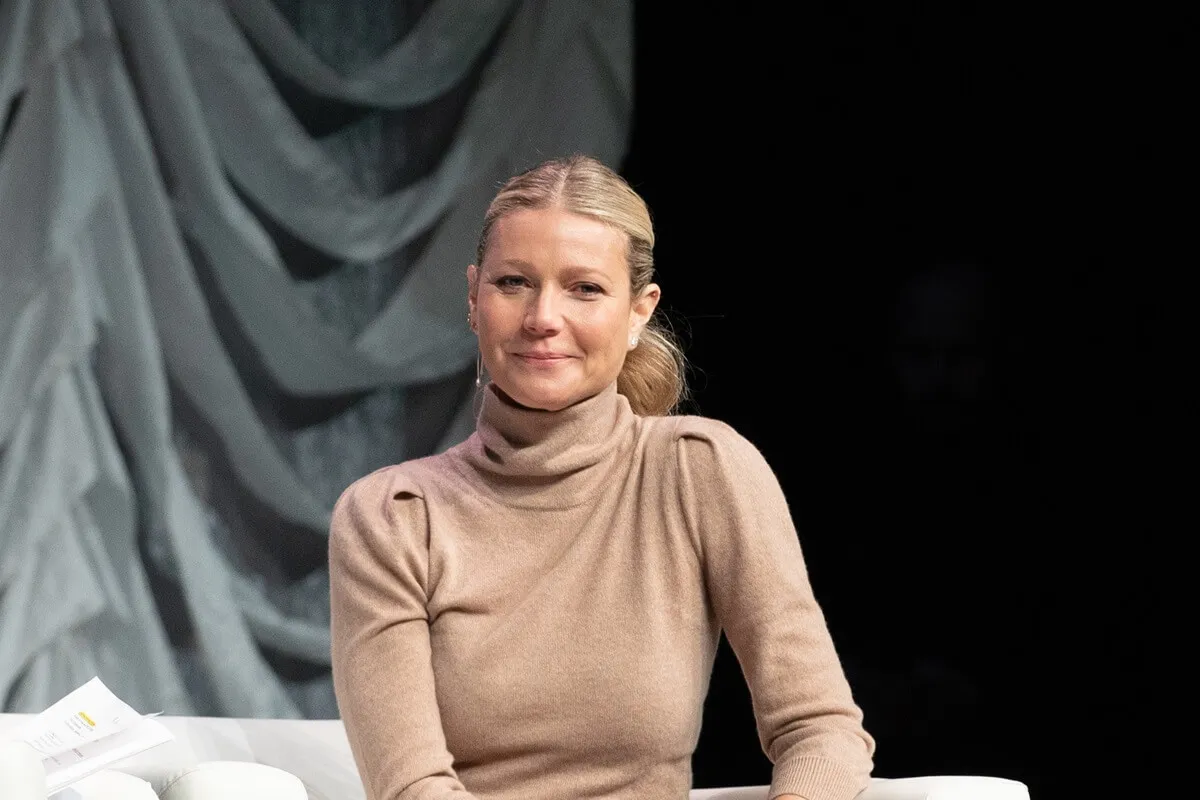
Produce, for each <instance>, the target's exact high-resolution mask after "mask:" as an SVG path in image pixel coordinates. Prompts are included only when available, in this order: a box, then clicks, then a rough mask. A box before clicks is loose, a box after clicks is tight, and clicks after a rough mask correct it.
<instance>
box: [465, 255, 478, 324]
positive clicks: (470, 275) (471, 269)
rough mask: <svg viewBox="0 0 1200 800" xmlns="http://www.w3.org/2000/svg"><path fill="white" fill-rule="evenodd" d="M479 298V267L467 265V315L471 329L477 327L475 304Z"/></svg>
mask: <svg viewBox="0 0 1200 800" xmlns="http://www.w3.org/2000/svg"><path fill="white" fill-rule="evenodd" d="M478 300H479V268H478V267H476V266H475V265H474V264H471V265H470V266H468V267H467V316H468V317H469V318H470V320H471V329H472V330H474V328H475V322H474V320H475V305H476V303H477V302H478Z"/></svg>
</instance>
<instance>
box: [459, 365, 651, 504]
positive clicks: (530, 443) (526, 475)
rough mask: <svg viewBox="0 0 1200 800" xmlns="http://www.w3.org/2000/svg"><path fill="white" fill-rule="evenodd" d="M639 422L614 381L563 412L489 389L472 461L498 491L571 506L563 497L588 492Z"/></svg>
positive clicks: (473, 445)
mask: <svg viewBox="0 0 1200 800" xmlns="http://www.w3.org/2000/svg"><path fill="white" fill-rule="evenodd" d="M636 419H637V418H636V416H635V415H634V413H633V412H632V411H631V410H630V408H629V401H628V400H626V399H625V397H624V395H621V394H618V393H617V387H616V384H615V383H613V384H611V385H609V386H608V387H607V388H605V389H604V391H602V392H600V393H599V394H597V395H594V396H593V397H589V398H587V399H585V400H581V401H579V402H578V403H575V404H574V405H571V406H568V407H567V408H564V409H562V410H560V411H545V410H542V409H533V408H527V407H525V406H522V405H519V404H517V403H514V402H513V401H512V400H511V399H510V398H508V397H507V396H506V395H504V394H503V393H501V392H500V391H499V390H498V389H496V388H495V387H494V386H491V385H489V386H488V387H486V388H485V389H484V391H483V405H482V407H481V409H480V412H479V417H478V419H477V421H476V436H474V437H472V442H471V446H470V447H469V448H468V450H467V454H468V459H469V460H470V461H471V462H472V464H473V465H474V466H475V467H476V468H477V469H478V470H479V471H480V472H482V473H485V474H486V476H487V477H488V480H489V483H491V484H493V485H494V486H496V488H503V489H504V491H506V492H510V491H513V490H517V489H519V490H520V491H521V493H522V494H526V495H530V496H529V497H526V498H525V499H526V500H530V501H533V500H535V499H536V498H535V497H533V495H536V494H537V493H539V492H540V493H544V494H546V495H547V497H553V498H556V499H557V501H560V502H569V500H568V499H567V498H565V497H564V493H565V494H567V495H571V496H572V497H574V495H575V494H576V493H578V492H586V491H588V486H590V485H592V484H594V482H595V481H596V480H599V479H600V478H601V477H602V474H603V473H606V472H607V470H606V469H604V468H603V467H602V465H603V464H605V463H607V461H608V460H609V457H610V456H611V455H612V454H613V453H614V452H615V451H616V450H617V449H618V448H620V447H622V446H625V445H627V444H628V443H629V441H630V435H629V434H630V433H631V431H632V428H633V424H634V422H635V421H636ZM597 467H599V468H598V469H597Z"/></svg>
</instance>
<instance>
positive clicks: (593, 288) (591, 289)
mask: <svg viewBox="0 0 1200 800" xmlns="http://www.w3.org/2000/svg"><path fill="white" fill-rule="evenodd" d="M575 291H576V292H578V293H579V294H581V295H583V296H584V297H599V296H600V295H602V294H604V287H603V286H600V285H599V284H596V283H579V284H576V285H575Z"/></svg>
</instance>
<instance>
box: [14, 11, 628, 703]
mask: <svg viewBox="0 0 1200 800" xmlns="http://www.w3.org/2000/svg"><path fill="white" fill-rule="evenodd" d="M631 27H632V11H631V7H630V0H589V1H588V2H570V3H563V2H552V0H541V1H540V2H538V1H535V0H526V1H524V2H520V1H518V0H437V1H435V2H409V3H406V2H401V1H400V0H395V2H390V3H384V2H378V1H377V0H339V2H337V3H331V2H327V1H326V0H0V113H2V114H4V117H3V119H4V129H3V130H4V134H3V139H0V698H2V706H0V708H3V710H7V711H36V710H40V709H42V708H44V707H45V706H47V705H49V704H50V703H51V702H53V701H54V700H56V699H58V698H59V697H60V696H62V695H63V694H65V693H67V692H68V691H70V690H71V689H73V688H75V687H76V686H78V685H79V684H81V683H83V682H84V681H86V680H87V679H88V678H90V677H91V676H92V675H100V676H101V677H102V678H103V680H104V681H105V682H106V683H107V684H108V685H109V686H110V687H111V688H112V689H114V691H116V692H117V693H118V694H119V695H121V696H122V697H123V698H125V699H126V700H128V701H129V702H130V703H131V704H133V705H134V706H135V707H136V708H138V709H140V710H144V711H147V712H149V711H158V710H162V711H166V712H169V713H203V714H213V715H237V716H271V717H297V716H309V717H331V716H336V714H337V710H336V706H335V704H334V700H333V694H332V688H331V684H330V680H329V632H328V602H327V599H328V598H327V592H328V576H327V572H326V569H325V537H326V534H327V528H326V526H327V524H328V519H329V513H330V509H331V507H332V504H333V502H334V500H335V499H336V498H337V495H338V494H339V492H340V491H341V490H342V488H344V487H345V486H346V485H347V484H348V483H349V482H350V481H352V480H353V479H354V478H356V477H358V476H359V475H361V474H364V473H366V472H368V471H370V470H372V469H375V468H378V467H380V466H383V465H385V464H388V463H393V462H395V461H398V460H401V459H404V458H408V457H413V456H419V455H425V454H428V453H432V452H435V451H438V450H441V449H443V448H445V447H447V446H449V445H451V444H453V443H455V442H457V441H460V440H461V439H462V438H464V437H465V436H466V435H467V434H468V432H469V431H470V428H471V424H472V420H471V401H472V395H473V371H474V356H475V342H474V338H473V336H471V334H470V332H469V331H468V329H467V327H466V324H465V313H466V301H465V269H466V266H467V264H468V263H470V261H471V260H472V257H473V251H474V246H475V236H476V234H477V231H478V227H479V223H480V221H481V219H482V215H483V211H484V208H485V207H486V204H487V201H488V199H489V198H490V196H491V195H492V194H493V192H494V191H495V188H496V186H497V184H498V182H499V181H500V180H502V179H503V178H504V177H506V176H508V175H510V174H512V173H514V172H516V171H518V170H519V169H522V168H524V167H527V166H530V165H532V164H534V163H536V162H538V161H540V160H542V159H543V158H545V157H548V156H552V155H560V154H565V153H570V152H586V153H590V154H593V155H595V156H597V157H599V158H600V159H602V160H603V161H605V162H607V163H609V164H610V165H613V166H618V165H619V163H620V161H621V158H622V156H623V155H624V151H625V147H626V144H627V139H628V135H629V126H630V115H631V110H632V63H631V62H632V30H631Z"/></svg>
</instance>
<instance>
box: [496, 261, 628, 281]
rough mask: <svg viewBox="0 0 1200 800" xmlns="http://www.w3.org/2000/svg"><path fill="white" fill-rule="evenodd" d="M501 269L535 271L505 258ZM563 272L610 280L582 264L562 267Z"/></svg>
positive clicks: (603, 271) (531, 267)
mask: <svg viewBox="0 0 1200 800" xmlns="http://www.w3.org/2000/svg"><path fill="white" fill-rule="evenodd" d="M499 266H501V267H516V268H518V269H536V267H535V266H534V265H533V264H532V263H530V262H528V261H526V260H524V259H521V258H506V259H504V260H502V261H501V262H500V264H499ZM563 272H564V273H566V274H567V275H568V276H572V277H575V276H579V275H590V276H594V277H599V278H610V277H611V276H610V275H609V274H608V273H607V272H606V271H605V270H604V269H602V268H601V267H589V266H586V265H583V264H568V265H567V266H565V267H563Z"/></svg>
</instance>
